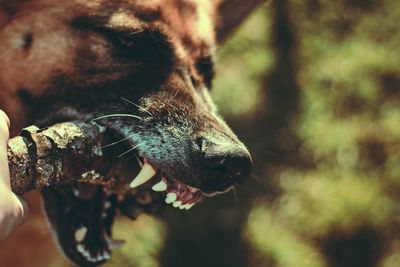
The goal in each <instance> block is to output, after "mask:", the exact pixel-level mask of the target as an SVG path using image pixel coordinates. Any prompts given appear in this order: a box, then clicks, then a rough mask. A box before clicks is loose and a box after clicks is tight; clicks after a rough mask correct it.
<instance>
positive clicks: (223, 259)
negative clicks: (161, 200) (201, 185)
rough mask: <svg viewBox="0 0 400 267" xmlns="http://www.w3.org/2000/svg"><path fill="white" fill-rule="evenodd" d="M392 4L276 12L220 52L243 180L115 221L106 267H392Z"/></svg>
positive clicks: (395, 189) (397, 112)
mask: <svg viewBox="0 0 400 267" xmlns="http://www.w3.org/2000/svg"><path fill="white" fill-rule="evenodd" d="M399 27H400V1H397V0H347V1H346V0H338V1H332V0H292V1H287V0H276V1H270V2H267V3H266V4H264V5H262V6H261V7H260V8H259V9H258V10H257V11H256V12H255V13H254V14H253V15H252V16H251V17H249V19H248V20H247V21H246V22H245V24H243V25H242V27H241V28H240V29H239V31H238V32H236V33H235V35H234V36H233V37H232V38H231V39H230V40H229V41H228V42H227V43H226V44H225V45H224V46H223V47H221V48H220V49H219V53H218V67H217V79H216V80H215V82H214V86H213V96H214V99H215V101H216V102H217V104H218V106H219V108H220V112H221V113H222V114H223V115H224V117H225V118H226V119H227V121H228V123H229V124H230V125H231V126H232V128H233V129H234V130H235V131H236V132H237V133H238V135H239V137H240V138H241V139H242V140H243V141H244V142H245V143H246V144H247V145H248V147H249V149H250V150H251V153H252V155H253V160H254V172H253V175H252V177H251V178H249V180H248V181H247V182H246V183H245V184H244V185H242V186H237V187H236V190H235V191H232V192H229V193H228V194H225V195H221V196H217V197H215V198H213V199H206V200H205V201H203V203H201V204H199V205H197V206H195V207H194V208H192V209H191V210H190V211H188V212H182V211H179V210H175V209H172V208H169V209H167V210H166V212H165V213H164V214H163V215H162V218H155V217H150V216H141V217H140V218H139V219H138V220H137V221H136V222H133V223H132V222H130V221H128V220H127V219H120V220H119V221H118V222H117V223H116V224H115V226H114V233H115V236H116V237H117V238H123V239H125V240H127V244H126V245H124V246H123V247H122V248H121V249H117V250H115V252H114V254H113V258H112V260H111V262H110V263H108V264H106V266H131V265H135V266H140V267H156V266H168V267H181V266H182V267H187V266H199V267H200V266H201V267H205V266H206V267H209V266H229V267H236V266H237V267H239V266H253V267H256V266H257V267H258V266H278V267H286V266H288V267H291V266H311V267H312V266H352V267H355V266H363V267H368V266H383V267H395V266H400V231H399V230H400V64H399V62H400V33H398V29H399Z"/></svg>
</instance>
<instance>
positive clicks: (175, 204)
mask: <svg viewBox="0 0 400 267" xmlns="http://www.w3.org/2000/svg"><path fill="white" fill-rule="evenodd" d="M181 204H182V201H179V200H178V201H174V203H172V206H174V207H175V208H177V207H179V206H180V205H181Z"/></svg>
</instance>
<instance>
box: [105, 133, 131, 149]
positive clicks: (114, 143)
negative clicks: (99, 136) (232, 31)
mask: <svg viewBox="0 0 400 267" xmlns="http://www.w3.org/2000/svg"><path fill="white" fill-rule="evenodd" d="M132 136H133V134H131V135H129V136H128V137H125V138H123V139H121V140H119V141H116V142H113V143H110V144H106V145H104V146H101V147H100V148H105V147H110V146H113V145H116V144H119V143H121V142H124V141H126V140H128V139H130V138H131V137H132Z"/></svg>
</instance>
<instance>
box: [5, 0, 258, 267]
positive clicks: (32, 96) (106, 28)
mask: <svg viewBox="0 0 400 267" xmlns="http://www.w3.org/2000/svg"><path fill="white" fill-rule="evenodd" d="M222 2H223V1H219V0H215V1H213V0H209V1H207V0H197V1H195V0H193V1H185V0H131V1H129V0H120V1H108V0H97V1H96V0H74V1H71V0H59V1H54V0H0V40H1V41H0V108H1V109H3V110H5V111H6V113H7V114H8V115H9V117H10V119H11V125H12V128H11V132H12V135H15V134H17V133H18V132H19V131H20V130H21V128H22V127H24V126H27V125H29V124H36V125H38V126H41V127H45V126H48V125H52V124H53V123H56V122H59V121H67V120H81V121H90V120H91V119H93V118H95V117H97V116H101V115H107V114H114V113H132V114H136V115H137V116H140V117H141V120H140V121H135V122H132V120H129V119H126V118H110V119H107V120H102V121H100V123H102V124H103V125H104V126H105V127H107V129H110V130H112V131H114V132H115V134H116V135H118V136H120V137H127V136H132V137H131V138H130V140H128V141H129V143H130V145H132V146H134V145H136V144H140V147H139V148H138V149H137V151H136V154H137V156H139V157H141V158H145V159H146V160H147V162H149V163H150V164H152V165H153V166H157V168H158V169H159V170H160V173H161V174H160V175H163V176H164V177H166V178H168V179H172V178H174V179H177V180H178V181H180V182H182V183H184V184H188V185H190V186H192V187H195V188H199V190H200V189H201V190H202V191H203V192H204V193H209V194H212V193H214V192H218V191H224V190H226V189H227V188H228V187H230V186H231V185H232V184H233V183H234V182H236V181H242V180H243V179H244V178H245V177H246V176H247V175H248V174H249V172H250V156H249V154H248V152H247V150H246V148H245V147H244V146H243V144H242V143H241V142H240V141H239V140H238V139H237V137H236V136H235V135H234V134H233V132H232V131H231V130H230V129H229V127H228V126H227V125H226V124H225V122H224V121H223V120H222V119H221V118H220V117H219V115H218V114H217V111H216V109H215V107H214V104H213V103H212V101H211V98H210V96H209V91H208V90H209V89H210V88H211V81H212V78H213V75H214V68H213V64H214V60H213V58H214V53H215V46H216V44H217V40H216V34H215V28H216V27H217V26H218V25H219V24H220V23H221V21H219V19H218V18H220V14H219V13H218V12H220V10H219V7H220V4H221V3H222ZM246 12H248V10H247V11H246ZM239 17H240V18H241V19H242V18H244V16H242V15H241V16H239ZM235 25H237V23H236V24H235ZM225 31H230V30H229V29H225ZM121 97H124V98H127V99H129V100H132V101H134V102H136V103H138V104H140V105H141V106H142V107H143V108H144V109H135V110H133V111H132V105H130V104H129V103H125V102H123V101H121ZM144 110H146V112H145V111H144ZM149 114H150V115H149ZM221 162H222V163H221ZM51 190H52V189H51ZM51 190H50V191H51ZM68 190H70V188H68V187H67V188H64V189H60V191H57V189H55V190H54V192H53V191H51V192H50V193H49V194H47V195H46V193H44V196H45V199H46V203H52V201H51V200H53V199H54V200H55V199H57V197H58V196H60V198H59V199H60V202H57V203H60V204H59V205H60V206H61V205H63V204H64V203H62V201H64V200H65V199H64V198H63V197H61V196H62V195H63V194H64V193H62V194H60V193H61V192H69V191H68ZM100 191H101V190H100ZM100 191H99V194H100ZM96 194H97V193H96ZM66 195H68V194H67V193H66ZM49 196H50V197H49ZM54 196H55V197H54ZM103 198H104V197H103V196H99V199H103ZM49 199H50V201H49ZM73 201H78V203H79V199H78V200H76V199H75V200H73ZM94 204H96V203H94ZM57 205H58V204H57ZM57 205H46V210H47V212H48V214H49V218H50V221H51V222H52V224H53V226H55V228H57V227H61V226H59V225H57V224H58V222H59V221H57V220H53V221H52V219H54V218H51V217H52V216H53V217H54V216H58V215H57V213H58V212H59V211H58V210H57ZM113 207H114V206H113ZM53 211H54V212H53ZM71 212H72V213H71V214H70V213H67V214H64V216H66V217H68V216H71V218H78V219H79V218H80V217H79V216H77V217H73V216H75V214H74V211H73V210H72V211H71ZM54 214H55V215H54ZM50 215H51V216H50ZM32 217H33V218H32ZM63 219H64V218H63ZM37 220H38V219H37V213H36V212H33V214H32V215H31V222H32V221H33V222H35V221H36V222H37ZM39 221H40V219H39ZM111 223H112V220H111V222H107V224H108V226H107V227H108V229H106V230H109V227H110V225H111ZM29 227H32V225H31V226H29V225H28V226H27V228H25V229H30V228H29ZM63 227H64V226H63ZM64 228H65V227H64ZM64 228H62V227H61V230H60V229H59V228H57V231H59V232H60V231H61V232H63V230H64ZM66 230H68V229H66ZM33 231H34V232H35V233H37V227H36V228H35V230H33ZM71 231H72V232H71V233H73V231H74V229H71ZM28 232H29V230H28ZM66 233H67V234H66V236H68V233H69V232H68V231H66ZM94 234H96V233H94ZM17 235H18V234H17ZM59 235H60V233H59ZM13 238H15V239H14V240H18V238H17V236H14V237H13ZM34 238H36V239H37V238H38V237H34ZM46 238H47V237H46ZM96 238H97V237H96ZM93 240H95V239H93ZM67 241H68V242H69V243H68V242H67ZM67 241H65V242H66V243H65V242H64V243H63V242H62V240H61V242H60V243H61V245H62V246H63V249H64V251H65V250H66V249H67V250H68V251H69V250H71V251H72V250H74V249H75V250H76V245H75V244H72V245H71V242H73V241H74V240H72V241H71V240H69V239H68V240H67ZM102 241H104V240H99V242H98V243H101V242H102ZM17 242H19V241H17ZM96 242H97V241H96ZM42 246H43V247H46V246H48V245H46V244H45V243H43V244H42ZM18 247H19V249H20V250H21V249H24V248H23V245H21V244H18ZM68 251H66V254H67V255H68V256H69V257H71V259H73V260H74V261H75V262H77V263H79V264H83V265H86V264H89V263H88V262H85V260H84V258H82V256H81V255H79V253H77V252H76V251H72V252H68ZM0 258H3V257H2V256H1V255H0ZM13 265H14V264H13ZM31 266H32V265H31Z"/></svg>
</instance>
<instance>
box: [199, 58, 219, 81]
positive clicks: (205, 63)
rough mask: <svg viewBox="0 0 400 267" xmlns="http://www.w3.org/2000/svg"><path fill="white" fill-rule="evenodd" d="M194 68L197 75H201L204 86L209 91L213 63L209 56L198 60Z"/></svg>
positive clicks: (212, 74) (212, 75)
mask: <svg viewBox="0 0 400 267" xmlns="http://www.w3.org/2000/svg"><path fill="white" fill-rule="evenodd" d="M196 68H197V69H198V71H199V73H201V74H202V75H203V79H204V84H205V85H206V86H207V88H209V89H211V85H212V80H213V78H214V75H215V72H214V61H213V58H212V57H211V56H207V57H204V58H201V59H200V60H198V62H197V64H196Z"/></svg>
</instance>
